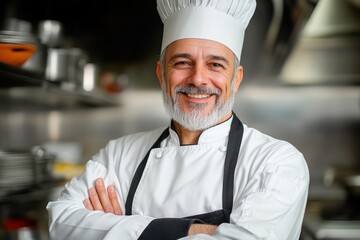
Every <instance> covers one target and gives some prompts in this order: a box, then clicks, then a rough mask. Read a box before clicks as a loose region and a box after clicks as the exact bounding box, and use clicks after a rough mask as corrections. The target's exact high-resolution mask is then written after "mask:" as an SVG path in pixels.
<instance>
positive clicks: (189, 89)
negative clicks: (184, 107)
mask: <svg viewBox="0 0 360 240" xmlns="http://www.w3.org/2000/svg"><path fill="white" fill-rule="evenodd" d="M174 92H175V94H177V93H202V94H213V95H217V96H220V94H221V90H220V89H218V88H208V87H204V86H199V87H197V86H177V87H176V88H175V91H174Z"/></svg>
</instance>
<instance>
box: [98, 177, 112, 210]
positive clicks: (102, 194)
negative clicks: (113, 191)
mask: <svg viewBox="0 0 360 240" xmlns="http://www.w3.org/2000/svg"><path fill="white" fill-rule="evenodd" d="M95 188H96V192H97V195H98V196H99V198H100V202H101V205H102V207H103V209H104V212H106V213H114V208H113V206H112V204H111V202H110V199H109V196H108V193H107V190H106V188H105V184H104V179H102V178H98V179H96V180H95Z"/></svg>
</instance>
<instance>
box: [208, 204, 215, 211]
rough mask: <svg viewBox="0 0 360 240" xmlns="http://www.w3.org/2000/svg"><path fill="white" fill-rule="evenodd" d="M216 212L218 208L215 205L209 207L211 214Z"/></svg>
mask: <svg viewBox="0 0 360 240" xmlns="http://www.w3.org/2000/svg"><path fill="white" fill-rule="evenodd" d="M215 210H216V206H215V205H213V204H211V205H210V206H209V211H210V212H214V211H215Z"/></svg>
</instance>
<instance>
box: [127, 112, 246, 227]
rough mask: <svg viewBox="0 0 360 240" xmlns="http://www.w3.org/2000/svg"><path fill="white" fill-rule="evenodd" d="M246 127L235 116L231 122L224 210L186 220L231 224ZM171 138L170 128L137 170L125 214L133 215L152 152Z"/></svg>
mask: <svg viewBox="0 0 360 240" xmlns="http://www.w3.org/2000/svg"><path fill="white" fill-rule="evenodd" d="M243 132H244V127H243V125H242V123H241V122H240V120H239V119H238V118H237V117H236V115H235V114H233V120H232V122H231V128H230V133H229V140H228V145H227V151H226V156H225V163H224V179H223V192H222V209H221V210H217V211H214V212H210V213H204V214H200V215H194V216H189V217H186V218H190V219H198V220H200V221H201V222H203V223H206V224H213V225H220V224H222V223H229V222H230V214H231V211H232V207H233V195H234V193H233V192H234V172H235V167H236V163H237V159H238V155H239V151H240V146H241V141H242V136H243ZM168 136H169V128H167V129H166V130H165V131H164V132H163V133H162V134H161V135H160V137H159V138H158V139H157V140H156V142H155V143H154V145H153V146H152V147H151V148H150V150H149V151H148V152H147V154H146V155H145V157H144V159H143V160H142V161H141V163H140V165H139V166H138V168H137V169H136V172H135V175H134V178H133V179H132V182H131V185H130V190H129V194H128V197H127V199H126V203H125V214H126V215H131V214H132V213H131V210H132V204H133V199H134V195H135V191H136V189H137V186H138V185H139V182H140V179H141V177H142V174H143V172H144V169H145V166H146V163H147V160H148V158H149V155H150V152H151V150H152V149H154V148H160V144H161V142H162V141H163V140H164V139H166V138H167V137H168Z"/></svg>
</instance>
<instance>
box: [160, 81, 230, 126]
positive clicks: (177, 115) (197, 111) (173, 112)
mask: <svg viewBox="0 0 360 240" xmlns="http://www.w3.org/2000/svg"><path fill="white" fill-rule="evenodd" d="M162 91H163V99H164V105H165V109H166V111H167V112H168V113H169V115H170V116H171V118H172V119H173V120H174V121H175V122H177V123H179V124H180V125H181V126H182V127H184V128H186V129H188V130H190V131H197V130H205V129H207V128H210V127H212V126H215V125H216V124H218V123H219V122H220V120H221V119H222V118H224V117H225V115H226V114H228V113H229V112H231V111H232V109H233V106H234V102H235V92H234V91H233V89H231V95H230V97H229V99H228V100H227V101H223V100H219V98H218V97H219V95H220V94H221V91H220V90H218V89H216V90H214V91H212V90H208V89H204V88H203V87H195V86H192V87H177V88H175V96H174V99H173V98H172V97H171V96H170V94H168V93H167V92H166V81H163V84H162ZM179 92H198V93H209V92H211V93H214V94H216V95H217V99H216V103H215V107H214V109H212V110H211V112H210V113H209V114H207V115H205V114H204V113H203V109H204V108H205V106H206V104H198V103H190V106H191V107H192V110H191V111H190V112H184V111H183V110H182V109H181V108H180V105H179V101H178V100H179Z"/></svg>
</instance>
